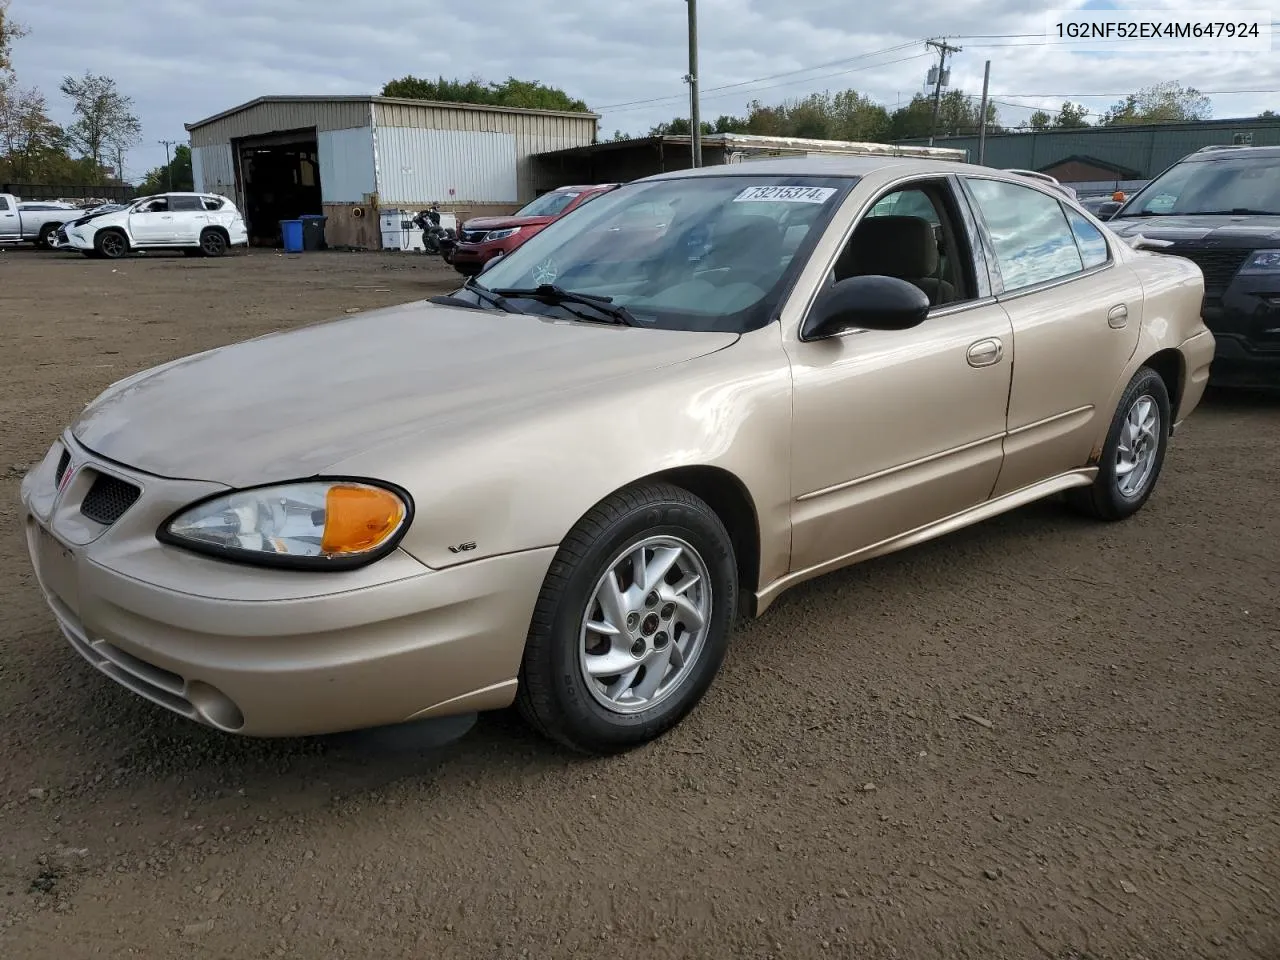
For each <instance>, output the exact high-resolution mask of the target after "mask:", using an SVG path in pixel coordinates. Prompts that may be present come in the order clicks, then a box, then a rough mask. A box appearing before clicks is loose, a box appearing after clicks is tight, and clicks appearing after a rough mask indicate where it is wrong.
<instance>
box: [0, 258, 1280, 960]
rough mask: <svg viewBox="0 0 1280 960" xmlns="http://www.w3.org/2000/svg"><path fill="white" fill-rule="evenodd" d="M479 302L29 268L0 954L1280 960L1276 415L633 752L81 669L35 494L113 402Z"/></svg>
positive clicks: (999, 532) (858, 575) (784, 639)
mask: <svg viewBox="0 0 1280 960" xmlns="http://www.w3.org/2000/svg"><path fill="white" fill-rule="evenodd" d="M451 279H452V278H451V276H450V274H449V273H448V271H447V269H445V268H442V267H441V266H440V265H439V264H436V263H433V262H428V261H425V260H423V259H421V258H416V257H411V256H408V255H398V256H397V255H385V256H384V255H372V254H366V255H359V254H352V255H347V254H337V253H333V254H329V253H325V254H311V255H305V256H301V257H284V256H281V255H279V254H276V253H272V252H264V251H254V252H253V253H249V254H242V255H239V256H235V257H230V258H227V259H225V260H221V261H200V260H188V259H185V258H171V257H161V256H149V257H146V258H145V259H141V258H140V259H134V260H128V261H124V262H120V263H115V264H109V263H100V262H90V261H85V260H82V259H81V258H79V257H74V256H66V255H58V254H36V253H32V252H24V251H9V252H7V253H3V254H0V298H2V300H0V302H2V303H3V309H0V342H2V343H3V344H4V348H3V351H0V417H2V418H3V422H4V423H6V424H7V425H8V429H6V430H4V431H3V432H0V479H4V480H5V488H6V490H7V494H6V495H5V496H4V497H2V498H0V604H3V610H4V625H5V627H6V630H5V633H4V645H3V656H2V657H0V957H5V958H9V957H12V958H22V960H25V958H47V957H57V958H59V960H76V958H80V957H128V956H145V957H148V958H153V957H154V958H168V957H182V958H223V957H226V958H232V957H234V958H258V957H297V958H307V960H312V958H319V957H324V958H326V960H330V958H340V957H368V958H378V960H386V958H394V957H415V958H418V957H449V958H453V957H458V958H471V957H474V958H478V960H479V958H485V960H490V958H507V957H513V958H514V957H534V958H550V957H587V956H596V955H605V954H612V955H616V956H624V957H631V956H645V957H649V958H655V960H658V958H667V957H690V958H694V957H696V958H713V957H751V958H756V957H761V958H763V957H776V958H807V957H827V956H831V957H856V958H858V960H872V958H880V957H901V958H914V957H946V958H974V960H978V958H981V960H993V958H1023V957H1027V958H1034V957H1049V958H1054V960H1071V958H1075V960H1081V958H1085V957H1088V958H1094V960H1103V958H1139V957H1143V958H1147V960H1169V958H1175V957H1243V958H1264V960H1268V958H1269V960H1275V958H1280V759H1278V753H1280V725H1278V722H1277V721H1278V715H1280V712H1278V703H1280V701H1278V700H1277V693H1278V692H1280V689H1278V684H1280V616H1278V615H1277V614H1278V610H1277V596H1280V551H1278V550H1277V547H1276V542H1277V536H1278V534H1280V514H1278V513H1277V511H1276V509H1275V506H1274V497H1275V495H1276V489H1277V486H1276V483H1277V478H1280V429H1278V428H1280V403H1277V402H1276V401H1274V400H1266V399H1260V398H1256V397H1248V396H1244V397H1241V396H1235V397H1232V396H1227V397H1212V398H1210V400H1208V401H1207V402H1206V403H1205V405H1204V406H1202V407H1201V409H1200V410H1199V411H1198V412H1197V413H1196V415H1195V416H1194V417H1193V418H1192V419H1191V420H1190V421H1189V423H1188V424H1187V426H1186V427H1185V430H1184V431H1183V432H1182V433H1180V434H1179V436H1178V437H1177V439H1176V441H1175V444H1174V447H1173V449H1172V451H1171V454H1170V457H1169V459H1168V462H1167V464H1166V473H1165V476H1164V479H1163V481H1162V483H1161V486H1160V488H1159V490H1158V492H1157V494H1156V496H1155V497H1154V498H1153V500H1152V501H1151V502H1150V504H1149V505H1148V507H1147V509H1146V510H1144V512H1143V513H1142V514H1141V515H1139V516H1138V517H1136V518H1134V519H1133V520H1131V521H1129V522H1127V523H1124V524H1121V525H1118V526H1099V525H1095V524H1091V523H1088V522H1084V521H1081V520H1079V519H1076V518H1075V517H1073V516H1072V515H1070V514H1068V513H1067V512H1065V511H1064V510H1063V509H1062V508H1061V507H1059V506H1058V505H1056V504H1052V503H1049V504H1041V505H1037V506H1033V507H1031V508H1028V509H1025V510H1022V511H1019V512H1017V513H1015V514H1012V515H1009V516H1006V517H1004V518H1001V519H999V520H996V521H994V522H991V523H987V524H983V525H981V526H979V527H976V528H971V529H969V530H967V531H964V532H962V533H960V534H957V535H954V536H952V537H950V538H948V539H946V540H942V541H938V542H935V543H932V544H929V545H926V546H924V547H921V548H917V549H914V550H910V551H907V552H904V553H901V554H898V555H896V556H893V557H889V558H885V559H883V560H880V561H873V562H871V563H868V564H864V565H862V566H860V567H857V568H854V569H851V570H848V571H845V572H841V573H837V574H833V575H831V576H828V577H825V578H823V579H821V580H819V581H816V582H813V583H809V584H806V585H804V586H801V587H799V588H797V589H795V590H794V591H792V592H791V593H790V594H788V595H787V596H786V597H785V598H784V599H783V600H782V601H781V602H780V603H779V604H778V605H777V606H776V607H775V608H774V609H773V610H771V611H770V612H769V614H768V615H766V616H765V617H764V618H763V619H761V620H760V621H757V622H755V623H751V624H748V625H746V626H745V627H743V628H742V629H740V631H739V632H738V633H737V635H736V636H735V637H734V642H733V646H732V648H731V651H730V655H729V659H728V661H727V663H726V666H725V669H724V672H723V674H722V675H721V677H720V679H719V681H718V682H717V683H716V685H715V686H714V687H713V688H712V691H711V693H710V694H709V696H708V698H707V700H706V701H705V702H704V704H703V705H702V706H701V707H700V708H699V709H698V710H697V711H696V712H695V713H694V714H693V715H692V716H690V717H689V719H688V720H687V721H686V722H685V723H684V724H682V725H681V726H680V728H679V729H677V730H676V731H674V732H673V733H672V734H671V735H670V736H668V737H666V738H665V739H663V740H662V741H661V742H659V743H657V744H654V745H652V746H651V747H649V748H646V749H643V750H640V751H637V752H635V753H632V754H630V755H627V756H623V757H616V758H611V759H607V760H583V759H579V758H576V757H569V756H566V755H565V754H563V753H560V752H558V751H557V750H555V749H554V748H552V747H550V746H548V745H547V744H545V743H543V742H541V741H540V740H538V739H536V738H534V737H533V736H532V735H530V734H529V733H527V732H526V731H525V730H524V729H523V727H522V726H521V725H520V724H519V723H518V722H517V721H515V720H513V719H512V718H511V717H509V716H508V715H506V714H497V715H490V716H483V717H481V718H479V720H478V722H476V723H475V725H474V726H473V727H471V728H470V729H469V730H467V732H466V734H465V735H464V736H462V737H461V738H460V739H456V740H454V741H453V742H449V743H444V744H439V743H437V744H433V743H431V742H429V738H427V736H426V735H425V734H421V735H415V736H413V737H411V736H410V735H409V734H408V733H400V734H384V735H360V736H348V737H339V738H326V739H314V740H305V741H287V742H285V741H270V742H265V741H249V740H243V739H236V738H232V737H227V736H224V735H220V734H218V733H215V732H212V731H207V730H204V729H202V728H200V727H197V726H195V725H193V724H191V723H189V722H187V721H185V720H183V719H181V718H178V717H174V716H170V715H169V714H167V713H165V712H164V711H162V710H160V709H159V708H156V707H153V706H151V705H149V704H147V703H146V702H144V701H141V700H140V699H138V698H136V697H134V696H132V695H131V694H129V693H127V692H126V691H124V690H123V689H119V688H117V687H116V686H114V685H113V684H112V683H111V682H110V681H108V680H106V679H105V678H103V677H101V676H99V675H98V674H96V673H95V672H94V671H93V670H92V669H91V668H90V667H89V666H88V665H87V664H85V663H84V662H83V661H82V660H80V658H79V657H78V656H77V655H76V654H75V653H74V652H73V651H72V650H71V649H70V648H69V647H68V645H67V644H66V643H65V642H64V641H63V640H62V639H61V637H60V635H59V634H58V632H57V630H56V628H55V627H54V624H53V620H52V618H51V617H50V615H49V614H48V613H47V612H46V610H45V607H44V604H43V602H42V600H41V599H40V597H39V595H38V591H37V588H36V586H35V584H34V583H33V581H32V576H31V573H30V569H29V566H28V562H27V558H26V556H25V552H24V548H23V545H22V542H21V536H20V525H19V513H18V502H17V492H18V481H19V479H20V476H21V473H22V469H23V468H24V467H25V465H26V464H28V463H31V462H33V461H35V460H37V459H38V458H39V457H40V456H42V455H43V453H44V451H45V450H46V449H47V447H48V444H49V443H50V442H51V440H52V439H53V438H54V437H55V436H56V434H57V433H58V431H59V430H60V429H61V427H62V426H63V425H64V424H65V423H66V422H67V421H68V420H69V419H70V418H71V417H73V416H74V415H75V414H76V412H77V411H78V410H79V409H80V407H81V405H82V404H84V403H85V402H86V401H88V400H89V399H90V398H92V397H93V396H94V395H95V394H96V393H97V392H98V391H99V390H100V389H102V388H103V387H105V386H106V385H107V384H108V383H110V382H112V381H114V380H117V379H119V378H121V377H123V376H125V375H127V374H129V373H131V372H133V371H135V370H137V369H140V368H142V367H145V366H150V365H152V364H155V363H159V362H161V361H164V360H167V359H169V358H172V357H177V356H180V355H183V354H188V353H192V352H195V351H197V350H201V349H205V348H207V347H211V346H215V345H217V344H221V343H226V342H229V341H234V340H240V339H244V338H247V337H251V336H256V335H258V334H262V333H266V332H268V331H271V330H277V329H282V328H286V327H289V326H294V325H297V324H301V323H306V322H310V321H313V320H319V319H323V318H325V317H328V316H333V315H341V314H343V313H344V312H354V311H356V310H359V309H363V308H369V307H375V306H380V305H385V304H392V303H397V302H403V301H405V300H410V299H414V298H419V297H422V296H424V295H429V294H431V293H435V292H439V291H442V290H444V289H447V288H448V286H449V283H450V281H451ZM966 715H968V717H969V718H968V719H966ZM974 718H976V719H974ZM466 726H467V724H466V722H463V723H462V724H461V727H462V728H465V727H466Z"/></svg>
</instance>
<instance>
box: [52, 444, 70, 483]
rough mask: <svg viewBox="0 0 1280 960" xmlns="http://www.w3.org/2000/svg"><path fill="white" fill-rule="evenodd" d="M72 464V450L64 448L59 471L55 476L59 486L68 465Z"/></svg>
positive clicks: (55, 481)
mask: <svg viewBox="0 0 1280 960" xmlns="http://www.w3.org/2000/svg"><path fill="white" fill-rule="evenodd" d="M69 466H71V451H70V450H63V451H62V456H60V457H59V458H58V472H57V474H56V475H55V476H54V483H55V484H56V485H58V486H61V484H62V477H63V475H64V474H65V473H66V472H67V467H69Z"/></svg>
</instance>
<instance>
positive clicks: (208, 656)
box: [22, 158, 1214, 752]
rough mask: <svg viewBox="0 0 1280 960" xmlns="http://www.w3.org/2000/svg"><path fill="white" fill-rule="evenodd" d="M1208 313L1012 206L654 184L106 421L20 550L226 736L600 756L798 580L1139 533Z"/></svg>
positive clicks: (978, 199) (707, 680)
mask: <svg viewBox="0 0 1280 960" xmlns="http://www.w3.org/2000/svg"><path fill="white" fill-rule="evenodd" d="M1202 293H1203V278H1202V276H1201V274H1200V271H1199V269H1198V268H1197V267H1196V266H1195V265H1193V264H1191V263H1190V262H1188V261H1186V260H1182V259H1179V258H1176V257H1170V256H1164V255H1160V254H1157V253H1148V252H1144V251H1140V250H1136V249H1133V248H1131V247H1130V246H1129V245H1126V244H1125V243H1124V242H1122V241H1120V240H1119V239H1118V238H1117V237H1116V236H1115V235H1113V234H1112V233H1110V232H1109V231H1108V229H1107V228H1106V227H1105V226H1104V225H1102V224H1101V223H1099V222H1098V221H1097V220H1095V219H1094V218H1093V217H1091V216H1090V215H1088V214H1086V213H1084V212H1083V211H1082V210H1081V209H1080V207H1078V206H1077V205H1076V204H1075V203H1074V202H1072V201H1071V200H1070V199H1068V198H1066V197H1064V196H1063V195H1062V194H1061V193H1059V192H1058V191H1055V190H1053V189H1052V188H1051V187H1049V186H1046V185H1044V184H1041V183H1039V182H1038V181H1035V180H1032V179H1030V178H1026V177H1020V176H1019V175H1018V174H1016V173H1006V172H1000V171H996V170H991V169H988V168H984V167H975V166H966V165H963V164H957V163H951V162H946V161H935V160H908V159H894V158H848V159H841V160H835V161H832V160H825V161H823V160H812V159H810V160H770V161H760V162H754V163H744V164H740V165H733V166H726V167H712V168H703V169H700V170H697V171H684V172H680V173H673V174H665V175H662V176H658V177H652V178H649V179H646V180H641V181H637V182H635V183H631V184H628V185H625V186H623V187H621V188H620V189H618V190H615V191H613V192H611V193H609V194H606V195H604V196H602V197H600V198H598V199H596V200H595V201H593V202H592V203H591V204H588V205H586V206H584V207H583V208H582V209H581V210H579V211H577V212H575V213H574V214H573V215H571V216H568V217H565V218H563V219H562V220H560V221H557V222H556V223H554V224H551V225H550V226H548V227H547V228H546V229H545V230H544V231H542V232H541V233H539V234H538V236H536V237H534V238H532V239H531V240H529V242H528V243H526V244H524V245H522V246H521V247H520V248H519V249H518V250H516V251H514V252H513V253H511V254H510V255H509V256H507V257H505V258H503V259H501V260H498V261H495V262H494V263H493V264H491V265H489V267H488V269H486V270H485V271H484V272H483V273H482V274H481V275H480V276H479V277H478V278H477V279H476V280H474V281H471V282H469V283H468V284H467V285H466V286H464V287H462V288H460V289H459V290H457V291H455V292H454V293H453V294H452V295H450V296H447V297H437V298H434V299H433V300H432V301H429V302H419V303H408V304H404V305H402V306H399V307H395V308H391V309H387V310H380V311H376V312H372V313H369V314H365V315H363V316H355V317H348V318H343V319H340V320H336V321H333V322H329V323H324V324H320V325H316V326H312V327H308V328H305V329H301V330H295V331H292V332H289V333H283V334H276V335H272V336H268V337H263V338H260V339H257V340H252V341H249V342H247V343H241V344H237V345H234V346H228V347H224V348H221V349H217V350H212V351H209V352H207V353H203V354H199V355H196V356H193V357H188V358H186V359H183V360H179V361H176V362H174V363H170V364H166V365H164V366H161V367H158V368H156V369H153V370H150V371H146V372H143V373H140V374H137V375H135V376H133V377H130V378H129V379H126V380H124V381H121V382H120V383H117V384H115V385H114V386H112V387H111V388H110V389H108V390H107V391H106V392H105V393H104V394H103V395H102V396H100V397H99V398H98V399H96V400H95V401H94V402H93V403H91V404H90V405H89V406H88V407H87V408H86V409H85V410H84V412H83V413H82V415H81V416H80V418H79V419H78V420H77V421H76V422H75V423H74V424H73V425H72V426H71V427H70V428H69V429H68V430H67V431H66V432H65V433H64V434H63V435H62V437H61V438H60V439H59V440H58V441H57V442H56V443H54V445H53V446H52V448H51V449H50V450H49V452H48V455H47V456H46V457H45V458H44V460H43V462H42V463H40V464H39V465H38V466H37V467H36V468H34V469H33V471H32V472H31V473H30V474H29V475H28V476H27V477H26V478H25V479H24V481H23V486H22V499H23V503H24V506H25V509H26V516H27V519H26V534H27V541H28V544H29V547H30V552H31V557H32V561H33V563H34V566H35V570H36V574H37V577H38V579H39V582H40V585H41V587H42V588H43V590H44V593H45V596H46V597H47V598H48V602H49V606H50V608H51V609H52V611H53V614H54V616H55V618H56V620H57V622H58V624H59V625H60V626H61V628H62V631H63V633H64V634H65V635H66V637H67V639H68V640H69V641H70V643H71V644H72V646H73V647H74V648H75V649H76V650H77V651H78V652H79V653H81V654H82V655H83V656H84V657H85V658H86V659H87V660H88V661H89V662H90V663H91V664H93V665H94V666H95V667H97V668H98V669H99V670H100V671H101V672H103V673H105V674H106V675H107V676H108V677H110V678H112V679H113V680H115V681H117V682H118V683H121V684H123V685H124V686H126V687H128V688H129V689H130V690H132V691H134V692H135V693H137V694H139V695H141V696H143V697H147V698H148V699H150V700H152V701H154V702H156V703H158V704H160V705H161V706H164V707H166V708H168V709H170V710H173V711H175V712H177V713H180V714H182V715H184V716H186V717H189V718H191V719H192V720H196V721H199V722H202V723H205V724H208V725H211V726H213V727H216V728H218V729H220V730H224V731H228V732H233V733H242V734H247V735H255V736H288V735H299V734H314V733H324V732H335V731H343V730H351V729H356V728H362V727H370V726H379V725H384V724H395V723H400V722H403V721H408V720H413V719H418V718H425V717H438V716H445V715H449V714H456V713H470V712H473V711H479V710H491V709H499V708H503V707H506V706H508V705H510V704H511V703H513V702H515V703H517V704H518V705H519V707H520V709H521V711H522V712H523V714H524V715H525V716H526V717H527V718H528V719H529V720H530V721H531V722H532V723H533V724H534V725H535V726H536V727H537V728H538V729H539V730H541V731H542V732H544V733H545V734H547V735H548V736H550V737H553V738H555V739H556V740H558V741H560V742H562V743H564V744H567V745H569V746H571V747H574V748H577V749H580V750H584V751H589V752H608V751H615V750H621V749H625V748H628V747H632V746H635V745H637V744H640V743H643V742H645V741H648V740H651V739H653V738H654V737H657V736H659V735H660V734H661V733H663V731H665V730H667V729H668V728H670V727H671V726H672V725H673V724H675V723H677V722H678V721H679V720H680V718H681V717H683V716H684V715H685V714H686V713H687V712H688V711H689V710H691V709H692V708H693V707H694V706H695V704H696V703H697V702H698V701H699V700H700V699H701V698H702V696H703V695H704V694H705V693H706V691H707V689H708V688H709V687H710V685H711V683H712V680H713V679H714V678H715V676H716V673H717V671H718V670H719V668H720V665H721V661H722V659H723V657H724V654H725V649H726V646H727V644H728V643H729V639H730V635H731V632H732V628H733V624H734V621H735V619H736V618H738V617H740V616H753V615H756V614H759V613H761V612H762V611H764V610H765V609H766V608H767V607H768V606H769V605H770V604H771V603H772V602H773V601H774V600H775V598H777V596H778V595H779V593H781V592H782V591H783V590H784V589H786V588H787V587H789V586H792V585H794V584H796V583H799V582H800V581H802V580H806V579H809V578H811V577H815V576H818V575H820V574H823V573H825V572H827V571H830V570H835V569H837V568H840V567H843V566H846V565H848V564H851V563H855V562H857V561H859V560H864V559H867V558H869V557H874V556H879V555H881V554H885V553H888V552H890V551H893V550H898V549H901V548H903V547H907V546H910V545H912V544H916V543H920V542H921V541H924V540H928V539H930V538H933V537H937V536H940V535H942V534H944V533H947V532H950V531H952V530H956V529H958V528H960V527H963V526H966V525H968V524H971V523H976V522H978V521H981V520H984V519H986V518H989V517H992V516H995V515H996V514H999V513H1002V512H1004V511H1006V510H1011V509H1013V508H1016V507H1019V506H1022V505H1023V504H1026V503H1029V502H1031V501H1034V500H1038V499H1040V498H1043V497H1047V496H1050V495H1052V494H1059V493H1065V494H1067V495H1068V499H1069V500H1070V502H1071V503H1073V504H1074V505H1075V506H1077V507H1078V508H1080V509H1082V510H1084V511H1085V512H1087V513H1089V514H1091V515H1092V516H1095V517H1097V518H1099V519H1101V520H1121V519H1123V518H1125V517H1128V516H1130V515H1131V514H1133V513H1135V512H1136V511H1137V510H1138V509H1139V508H1141V507H1142V505H1143V504H1144V503H1145V502H1146V500H1147V498H1148V497H1149V496H1150V495H1151V493H1152V491H1153V489H1154V488H1155V485H1156V481H1157V479H1158V477H1159V475H1160V471H1161V468H1162V466H1163V464H1164V461H1165V455H1166V451H1167V450H1168V447H1169V441H1170V437H1171V435H1172V434H1173V430H1174V427H1175V426H1176V425H1177V423H1178V422H1179V421H1181V420H1182V419H1183V418H1184V417H1186V416H1187V415H1188V414H1189V413H1190V412H1191V411H1192V410H1193V409H1194V408H1195V406H1196V404H1197V403H1198V402H1199V401H1200V398H1201V394H1202V393H1203V390H1204V387H1205V382H1206V379H1207V375H1208V371H1209V364H1210V361H1211V359H1212V357H1213V347H1214V343H1213V336H1212V335H1211V334H1210V333H1209V332H1208V330H1207V329H1206V328H1205V327H1204V325H1203V324H1202V323H1201V320H1200V303H1201V297H1202Z"/></svg>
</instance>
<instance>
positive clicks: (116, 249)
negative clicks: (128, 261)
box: [93, 230, 129, 260]
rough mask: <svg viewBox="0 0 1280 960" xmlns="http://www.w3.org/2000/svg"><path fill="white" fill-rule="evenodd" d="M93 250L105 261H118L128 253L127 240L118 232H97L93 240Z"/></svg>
mask: <svg viewBox="0 0 1280 960" xmlns="http://www.w3.org/2000/svg"><path fill="white" fill-rule="evenodd" d="M93 249H94V252H95V253H96V254H97V255H98V256H100V257H105V258H106V259H107V260H119V259H120V258H121V257H123V256H124V255H125V254H127V253H128V252H129V238H128V237H126V236H125V235H124V234H123V233H121V232H120V231H119V230H99V231H98V233H97V236H95V237H94V238H93Z"/></svg>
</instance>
